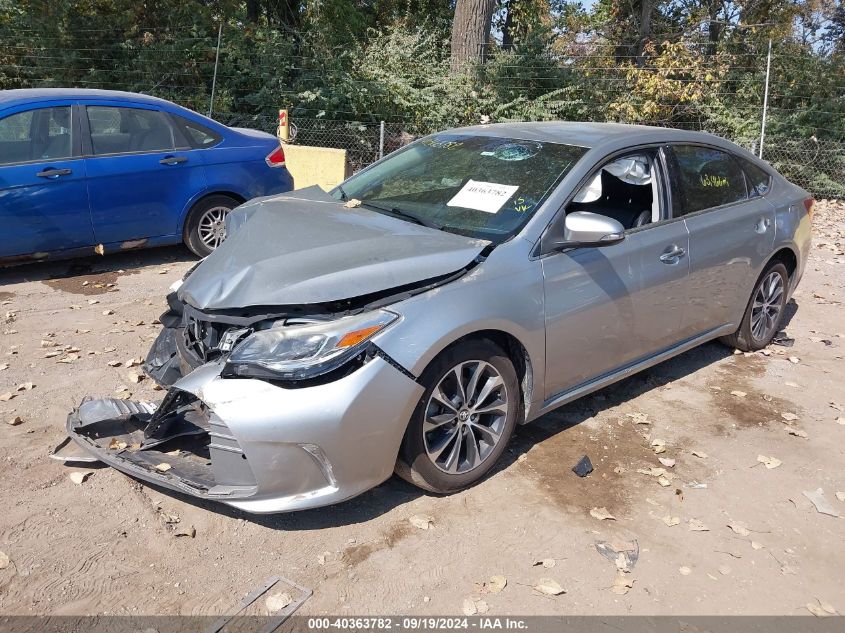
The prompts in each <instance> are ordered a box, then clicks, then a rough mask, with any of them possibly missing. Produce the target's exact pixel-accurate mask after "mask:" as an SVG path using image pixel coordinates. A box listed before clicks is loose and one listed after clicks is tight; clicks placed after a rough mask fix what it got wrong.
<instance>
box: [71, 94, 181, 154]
mask: <svg viewBox="0 0 845 633" xmlns="http://www.w3.org/2000/svg"><path fill="white" fill-rule="evenodd" d="M86 111H87V114H88V127H89V129H90V131H91V147H92V150H93V152H94V155H95V156H103V155H108V154H128V153H133V152H155V151H167V150H172V149H173V148H174V143H173V130H172V129H171V127H170V124H169V123H168V122H167V118H166V117H165V116H164V115H163V114H162V113H161V112H158V111H157V110H143V109H141V108H125V107H117V106H88V107H87V108H86Z"/></svg>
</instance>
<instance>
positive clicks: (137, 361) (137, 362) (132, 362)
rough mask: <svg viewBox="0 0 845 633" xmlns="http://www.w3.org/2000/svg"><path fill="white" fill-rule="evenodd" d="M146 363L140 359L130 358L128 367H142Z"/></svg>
mask: <svg viewBox="0 0 845 633" xmlns="http://www.w3.org/2000/svg"><path fill="white" fill-rule="evenodd" d="M143 362H144V361H142V360H141V359H140V358H130V359H129V360H128V361H126V367H135V366H136V365H141V364H142V363H143Z"/></svg>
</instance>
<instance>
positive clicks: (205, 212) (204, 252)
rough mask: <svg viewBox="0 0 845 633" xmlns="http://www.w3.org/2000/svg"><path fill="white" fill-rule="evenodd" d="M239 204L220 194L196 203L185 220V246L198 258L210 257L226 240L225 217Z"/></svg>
mask: <svg viewBox="0 0 845 633" xmlns="http://www.w3.org/2000/svg"><path fill="white" fill-rule="evenodd" d="M239 204H240V202H238V201H237V200H235V199H234V198H230V197H229V196H224V195H220V194H217V195H213V196H208V197H207V198H203V199H202V200H200V201H199V202H197V203H196V204H195V205H194V207H193V208H192V209H191V211H190V213H188V219H187V220H185V234H184V238H183V239H184V242H185V246H187V247H188V248H189V249H191V251H193V252H194V253H195V254H196V255H199V256H200V257H207V256H208V255H210V254H211V253H212V251H214V249H216V248H217V247H218V246H220V244H222V243H223V240H225V239H226V225H225V222H226V216H227V215H229V212H230V211H231V210H232V209H234V208H235V207H237V206H238V205H239Z"/></svg>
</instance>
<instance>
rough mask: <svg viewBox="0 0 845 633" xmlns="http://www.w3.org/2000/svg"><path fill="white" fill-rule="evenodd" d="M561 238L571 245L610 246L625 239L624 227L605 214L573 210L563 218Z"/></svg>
mask: <svg viewBox="0 0 845 633" xmlns="http://www.w3.org/2000/svg"><path fill="white" fill-rule="evenodd" d="M563 239H564V241H566V242H569V243H571V245H572V246H610V245H611V244H617V243H619V242H621V241H622V240H624V239H625V227H624V226H622V224H620V223H619V222H618V221H616V220H614V219H613V218H609V217H607V216H606V215H599V214H598V213H590V212H589V211H574V212H573V213H569V214H567V216H566V218H565V219H564V230H563Z"/></svg>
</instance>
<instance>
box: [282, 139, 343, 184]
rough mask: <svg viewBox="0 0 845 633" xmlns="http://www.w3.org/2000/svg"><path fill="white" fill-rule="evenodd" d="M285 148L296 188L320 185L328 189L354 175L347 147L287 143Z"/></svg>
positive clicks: (287, 165)
mask: <svg viewBox="0 0 845 633" xmlns="http://www.w3.org/2000/svg"><path fill="white" fill-rule="evenodd" d="M284 149H285V166H286V167H287V168H288V171H289V172H290V175H291V176H293V187H294V189H304V188H305V187H310V186H312V185H319V186H320V187H322V188H323V190H324V191H328V190H329V189H333V188H334V187H336V186H337V185H339V184H340V183H341V182H343V181H344V180H346V179H347V178H348V177H349V176H351V175H352V171H351V169H350V167H349V162H348V161H347V160H346V150H345V149H335V148H332V147H310V146H306V145H287V144H285V145H284Z"/></svg>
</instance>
